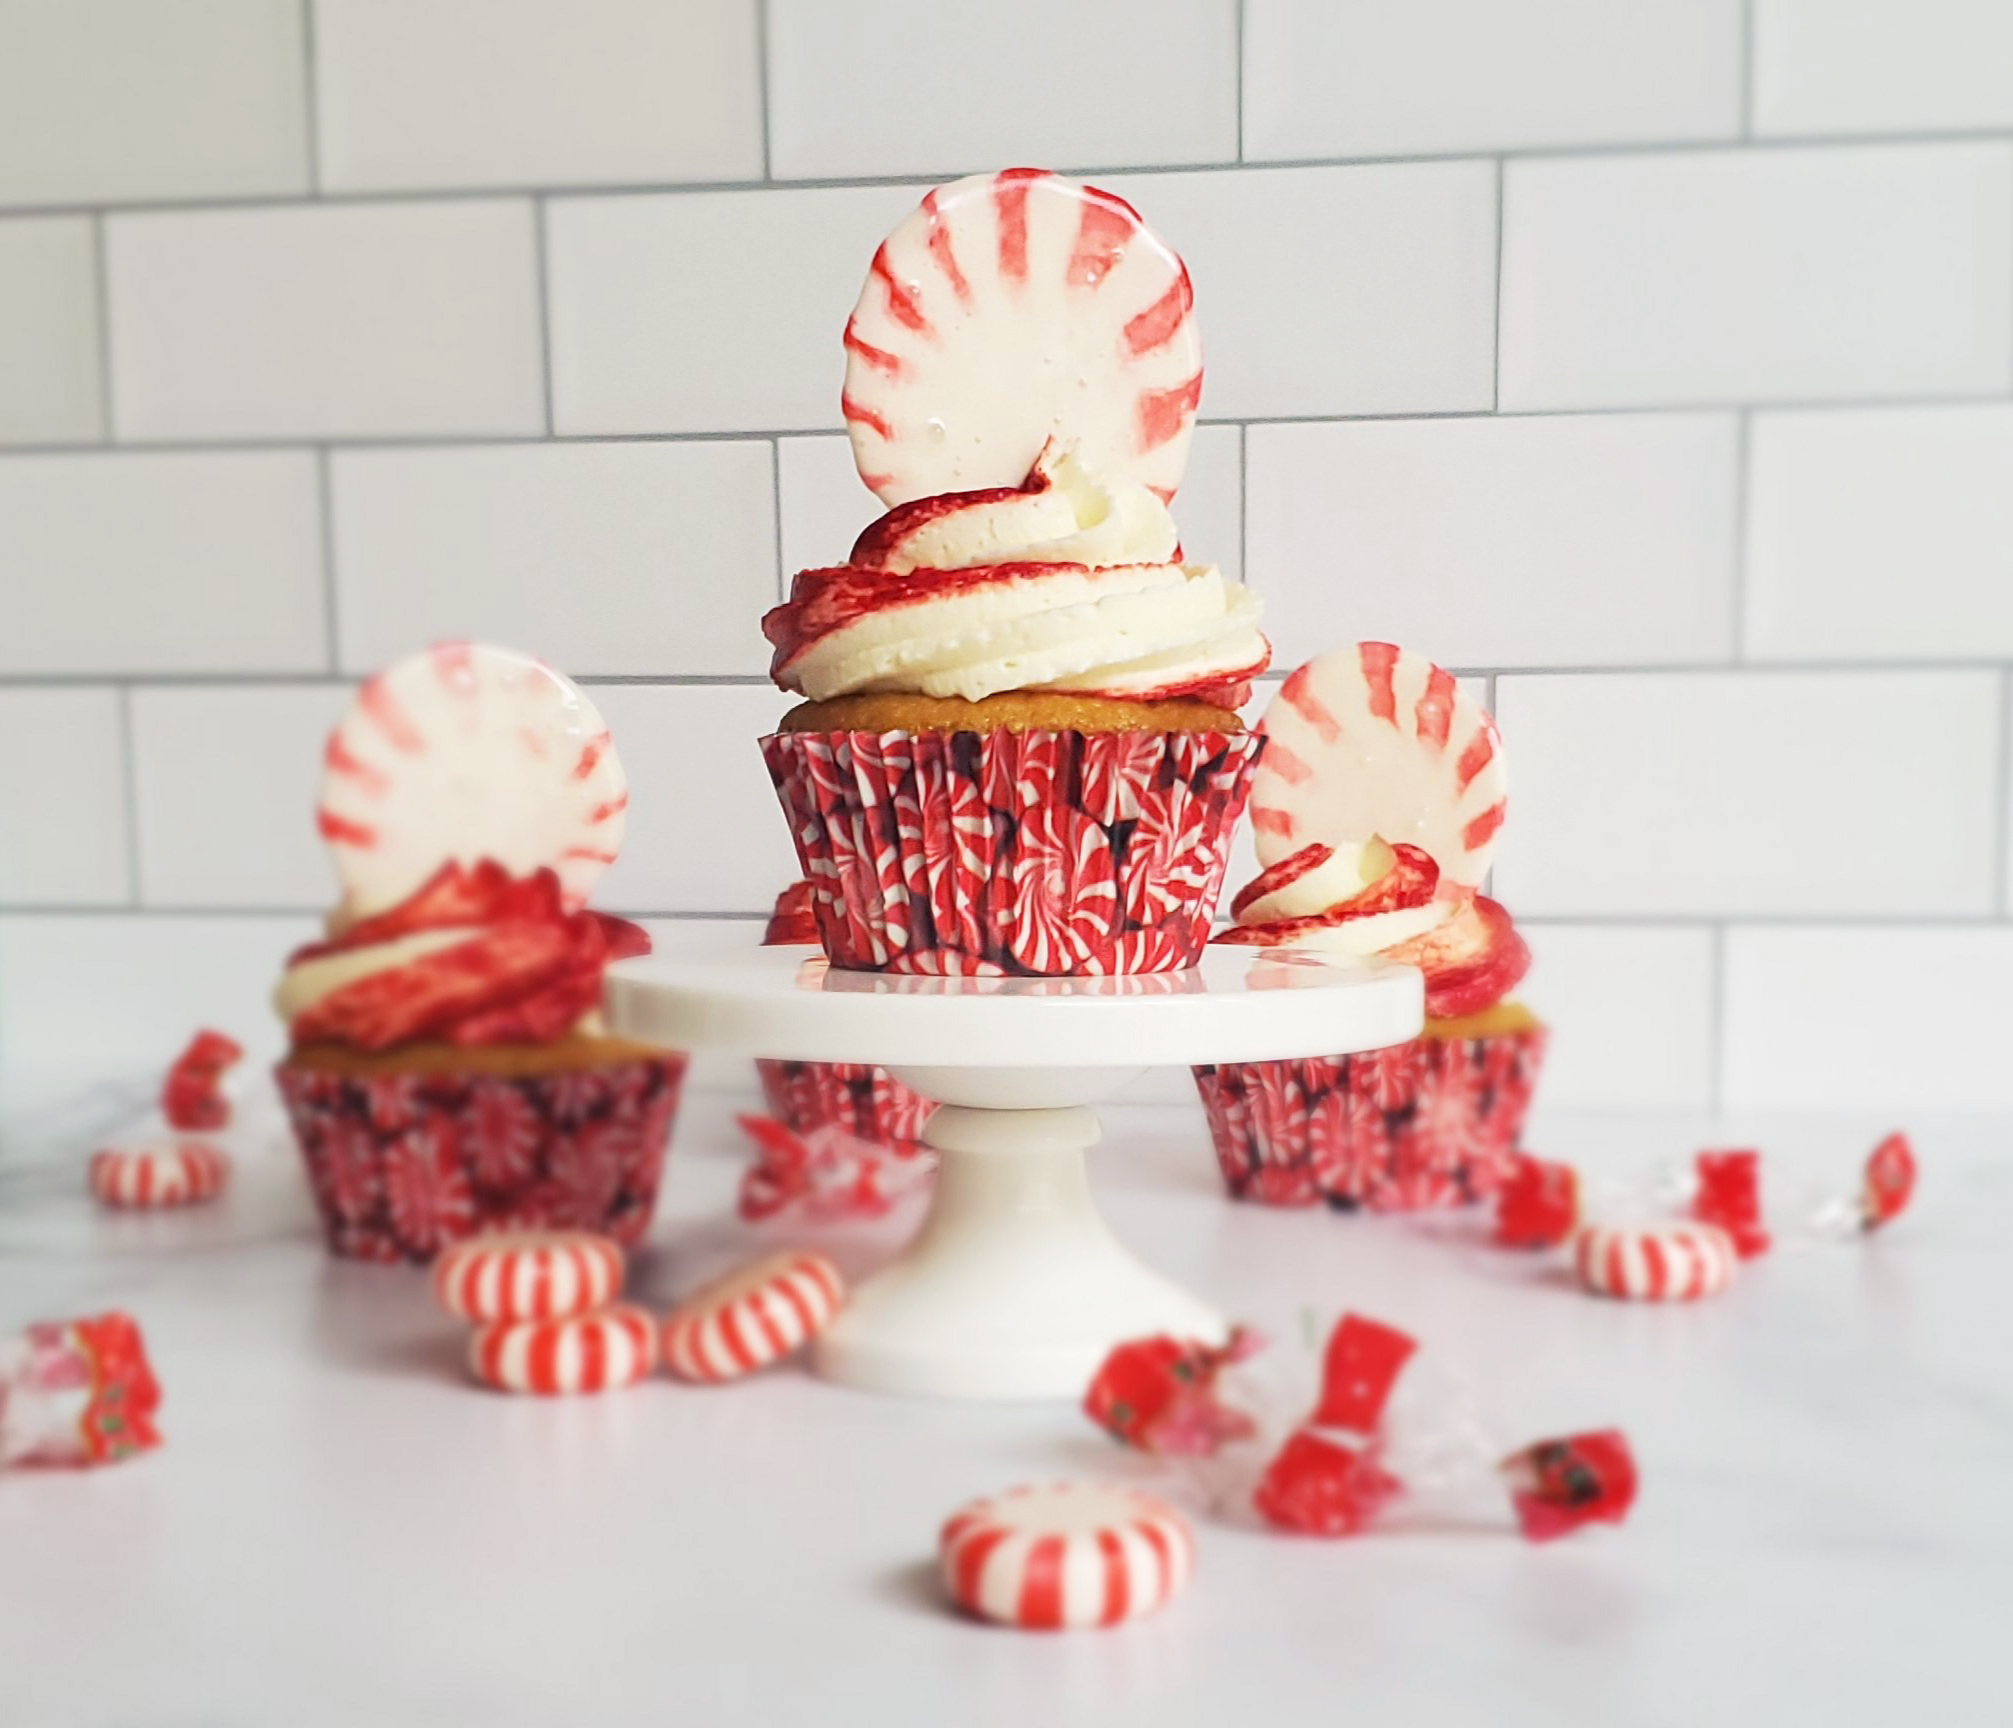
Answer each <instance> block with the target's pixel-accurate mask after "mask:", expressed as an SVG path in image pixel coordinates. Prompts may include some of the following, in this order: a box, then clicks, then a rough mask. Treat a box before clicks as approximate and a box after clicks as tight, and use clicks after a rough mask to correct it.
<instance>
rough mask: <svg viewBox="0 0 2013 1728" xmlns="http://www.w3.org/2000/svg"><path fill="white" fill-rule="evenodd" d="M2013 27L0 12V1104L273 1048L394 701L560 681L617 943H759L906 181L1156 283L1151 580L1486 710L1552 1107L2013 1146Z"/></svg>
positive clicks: (1303, 644)
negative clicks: (625, 772)
mask: <svg viewBox="0 0 2013 1728" xmlns="http://www.w3.org/2000/svg"><path fill="white" fill-rule="evenodd" d="M2008 19H2009V14H2008V9H2007V7H2006V6H2005V5H2004V4H2003V3H2000V0H1856V3H1855V4H1854V5H1852V6H1850V7H1846V6H1839V5H1834V4H1830V3H1828V0H1515V3H1514V4H1510V3H1506V0H1243V4H1242V5H1241V6H1240V5H1238V4H1235V3H1234V0H1169V3H1167V4H1148V3H1147V0H1110V3H1109V4H1107V5H1101V6H1098V7H1094V8H1085V7H1077V6H1069V5H1065V4H1062V3H1061V0H1028V3H1026V4H1023V5H1021V6H1020V7H1018V8H1017V9H1016V11H1015V14H1014V21H1013V27H1012V28H1011V29H1009V30H1002V29H1001V28H1000V27H999V25H998V22H997V20H996V19H995V18H993V17H992V16H991V15H989V14H986V13H984V12H983V11H980V10H974V9H969V8H953V7H943V6H938V5H930V4H927V3H925V0H843V3H833V4H814V3H812V0H690V3H689V4H685V5H680V6H677V7H670V6H664V5H661V4H656V3H653V0H573V3H564V0H177V4H175V5H173V6H163V5H160V4H159V3H158V0H60V3H59V0H14V3H11V4H4V5H0V616H4V618H5V621H6V628H5V629H4V630H0V972H4V974H5V976H6V979H7V988H6V990H5V991H4V992H0V1051H4V1052H5V1059H6V1061H7V1063H8V1073H9V1075H10V1076H12V1077H16V1078H18V1077H19V1076H21V1075H23V1074H25V1073H28V1072H30V1071H46V1070H50V1069H53V1068H56V1067H59V1066H66V1065H67V1066H81V1067H88V1066H89V1065H90V1062H91V1061H97V1062H99V1063H101V1064H104V1063H126V1062H128V1061H129V1060H130V1061H131V1062H132V1063H133V1064H134V1065H135V1069H136V1071H138V1070H139V1069H142V1068H144V1067H145V1066H147V1065H148V1064H152V1063H155V1062H157V1061H158V1060H159V1059H160V1058H162V1056H163V1055H164V1054H165V1053H166V1052H167V1051H168V1050H169V1049H171V1048H172V1046H173V1045H174V1044H175V1043H177V1042H178V1041H179V1039H180V1037H181V1036H182V1035H183V1034H185V1033H186V1030H187V1028H188V1026H189V1025H191V1024H193V1023H195V1022H197V1021H199V1020H202V1019H212V1020H216V1021H218V1022H220V1023H224V1024H228V1025H231V1026H232V1027H234V1028H235V1029H240V1030H242V1031H244V1032H246V1033H248V1034H252V1035H255V1036H258V1035H262V1033H263V1031H265V1030H270V1029H269V1028H263V1021H262V1017H263V1014H264V1009H263V1004H262V1000H261V999H262V996H263V992H264V988H265V985H266V983H267V981H268V980H269V978H270V975H271V973H272V971H273V969H274V968H275V967H276V966H277V964H278V961H279V958H280V956H281V954H282V953H283V952H284V950H285V948H286V947H287V946H288V945H290V944H291V943H292V942H295V941H298V940H301V939H303V938H304V937H305V936H306V935H307V934H308V933H310V932H311V931H312V929H313V928H314V923H313V918H312V916H311V915H312V914H313V913H315V912H317V911H318V910H320V908H321V907H322V906H323V905H324V903H325V902H326V900H327V898H328V894H329V874H328V869H327V865H326V862H325V860H324V859H323V858H322V856H321V855H320V850H319V847H318V844H317V842H316V839H315V836H314V833H313V827H312V821H311V810H312V804H313V795H314V786H315V777H316V773H317V752H318V748H319V741H320V738H321V735H322V732H323V730H324V728H325V726H326V724H327V722H328V719H329V717H330V716H331V715H332V714H333V713H334V712H335V711H336V709H337V707H338V706H339V705H340V703H341V701H342V700H343V698H344V693H345V691H346V690H347V689H348V687H349V686H350V684H351V683H352V682H353V680H354V679H355V678H356V677H358V676H360V675H361V674H363V673H364V672H366V671H368V670H369V669H370V668H371V667H372V666H374V665H376V664H378V663H381V662H382V661H384V660H386V659H388V658H390V657H392V656H394V655H396V654H399V653H401V652H403V651H405V650H407V649H410V648H412V647H415V646H417V645H419V644H421V643H422V642H424V641H426V640H429V639H432V638H435V637H439V636H445V635H459V634H470V635H481V636H489V637H494V638H497V639H502V640H507V641H513V642H516V643H519V644H521V645H522V646H524V647H527V648H530V649H532V650H534V651H537V652H540V653H543V654H545V655H547V656H548V657H550V658H552V659H553V660H555V661H556V662H557V663H559V664H562V665H565V666H567V667H568V668H569V669H571V670H572V671H574V672H575V673H577V674H580V675H582V676H583V677H585V678H586V679H587V681H588V683H589V685H590V688H591V691H592V694H593V695H594V698H595V700H596V701H597V702H598V703H599V704H600V705H601V707H602V708H603V710H604V712H605V713H606V714H607V716H608V718H609V720H610V722H611V724H612V725H613V726H614V728H615V730H616V732H617V734H618V736H619V738H620V739H621V741H622V745H623V750H624V754H625V757H626V759H627V760H628V763H629V765H630V770H631V774H632V777H633V780H634V784H635V792H634V804H633V808H632V821H631V828H630V841H629V846H628V848H627V850H626V851H625V854H624V857H623V859H622V862H621V863H620V864H619V865H618V866H617V867H616V869H615V870H614V871H613V872H612V873H611V875H610V876H609V878H608V881H607V884H606V892H605V894H604V896H603V900H604V903H606V904H607V905H609V906H610V907H611V909H626V910H631V911H635V912H638V913H644V914H649V915H651V916H652V918H653V919H660V920H662V922H661V923H660V924H658V925H657V928H659V930H660V931H662V932H664V933H666V934H667V936H675V935H676V933H678V932H680V931H685V930H694V929H696V928H697V927H698V926H697V925H695V923H694V920H695V919H700V918H706V917H719V918H729V919H740V920H742V921H743V927H745V921H747V920H749V919H751V918H752V917H753V916H754V915H756V914H758V913H759V912H761V911H762V910H763V909H764V908H765V906H766V904H767V902H768V900H769V898H770V896H771V895H772V893H773V892H774V890H775V889H776V888H777V887H778V886H780V885H781V883H782V882H783V881H784V880H785V879H786V878H787V877H788V876H789V875H790V874H791V871H792V859H791V854H790V848H789V844H788V839H787V835H786V834H785V832H784V829H783V825H782V822H781V820H780V818H779V817H778V816H777V814H776V811H775V808H774V799H773V795H772V793H771V791H770V789H769V787H768V784H767V780H766V776H765V775H764V774H763V772H762V769H761V766H760V761H759V757H758V756H757V754H756V751H755V748H754V739H755V737H756V736H757V734H759V733H760V732H761V731H762V730H763V729H764V728H765V727H766V726H767V725H768V724H769V723H770V722H771V721H772V720H773V719H774V717H775V716H776V715H777V714H778V713H779V712H780V710H781V708H782V706H783V702H782V699H781V698H780V697H779V696H777V695H776V693H775V692H773V691H772V690H771V689H770V688H769V687H768V685H767V684H766V682H765V681H764V679H763V677H762V668H763V666H764V664H765V662H766V654H767V649H766V645H765V644H764V643H763V641H762V639H761V636H760V633H759V629H758V622H759V617H760V614H761V612H762V610H763V609H764V608H765V607H766V606H768V605H770V604H772V603H773V602H774V600H775V598H776V596H777V594H778V593H779V591H780V589H781V586H782V584H783V583H785V582H786V581H787V579H788V577H789V575H790V573H791V572H792V571H794V570H796V569H798V568H800V567H803V566H805V565H808V564H813V563H823V562H828V561H831V560H834V559H837V558H839V557H842V556H843V555H844V552H845V550H846V547H847V546H848V545H849V544H850V541H851V539H852V537H853V535H854V534H855V533H857V531H858V529H859V528H860V527H861V526H862V525H864V523H865V522H866V521H867V520H869V519H870V517H871V515H872V514H873V512H874V509H875V506H874V503H873V501H872V500H871V499H870V498H869V497H868V495H867V494H866V493H865V491H864V490H863V489H861V488H860V487H859V485H858V483H857V481H856V480H855V479H854V478H853V475H852V472H851V466H850V461H849V457H848V451H847V446H846V443H845V440H844V438H843V437H842V436H840V431H841V420H840V416H839V409H838V395H839V383H840V377H841V373H842V370H843V358H842V354H841V350H840V346H839V341H838V335H839V330H840V327H841V325H842V324H843V321H844V318H845V315H846V313H847V311H848V310H849V309H850V307H851V305H852V303H853V300H854V298H855V296H856V295H857V293H858V291H859V287H860V283H861V279H862V277H863V275H864V273H865V268H866V264H867V260H868V258H869V256H870V254H871V252H872V249H873V246H874V243H875V242H876V240H877V239H878V238H879V236H880V235H881V234H882V233H883V232H884V231H885V230H886V229H887V228H888V227H889V226H890V225H892V223H893V222H894V221H896V220H897V219H898V218H899V217H900V216H901V215H902V214H904V213H905V212H906V211H907V210H908V209H909V208H910V207H911V206H912V204H913V202H914V200H915V198H916V196H917V195H918V193H919V192H920V190H921V189H922V188H923V187H924V186H926V185H927V184H929V183H930V182H931V181H933V180H936V179H940V178H948V177H950V176H953V175H956V174H960V173H968V172H974V171H982V170H986V169H991V168H995V167H999V166H1002V165H1005V164H1006V163H1008V162H1037V163H1045V164H1048V165H1052V166H1055V167H1057V168H1060V169H1063V170H1065V171H1069V170H1076V171H1094V172H1095V174H1096V176H1097V178H1098V179H1099V180H1100V181H1101V182H1102V183H1104V184H1107V185H1109V186H1111V187H1112V188H1113V189H1114V190H1117V191H1119V192H1121V193H1122V194H1123V195H1124V196H1126V197H1128V198H1130V199H1132V200H1133V201H1134V202H1135V203H1137V204H1138V205H1139V206H1140V207H1141V208H1142V209H1143V210H1144V211H1145V213H1146V215H1147V216H1148V218H1149V220H1150V221H1151V222H1153V224H1154V225H1155V226H1156V227H1157V228H1159V229H1160V230H1161V231H1162V232H1163V233H1164V234H1165V235H1166V236H1167V237H1168V239H1169V240H1170V241H1171V242H1172V243H1173V244H1174V245H1176V246H1177V247H1178V248H1179V249H1180V250H1181V251H1182V252H1183V254H1184V255H1185V257H1186V258H1187V260H1188V262H1189V265H1190V267H1191V270H1192V272H1193V274H1194V278H1195V284H1196V295H1197V307H1198V314H1199V317H1200V319H1201V323H1202V328H1203V331H1204V334H1205V340H1206V344H1207V348H1208V355H1209V371H1208V382H1207V386H1206V389H1205V392H1204V397H1203V405H1202V407H1203V414H1204V417H1205V424H1204V425H1203V427H1202V428H1201V429H1200V431H1199V433H1198V435H1197V438H1196V441H1195V446H1194V458H1193V461H1192V464H1191V468H1190V473H1189V476H1188V481H1187V483H1186V485H1185V486H1184V487H1183V489H1182V493H1181V496H1180V498H1179V499H1178V500H1177V515H1178V518H1179V520H1180V522H1181V524H1182V529H1183V537H1184V542H1185V544H1186V546H1187V547H1188V549H1189V552H1190V555H1191V556H1193V557H1195V558H1199V559H1213V560H1214V561H1216V562H1218V563H1220V564H1222V565H1223V566H1224V567H1225V568H1226V569H1227V570H1230V571H1232V572H1233V573H1236V572H1239V571H1241V572H1242V573H1243V575H1244V576H1245V578H1246V579H1247V580H1249V581H1250V582H1251V583H1252V584H1253V585H1254V586H1255V587H1257V588H1258V589H1259V590H1260V592H1261V593H1262V594H1263V595H1264V596H1265V598H1266V600H1267V602H1268V604H1269V606H1270V608H1271V617H1272V620H1273V625H1274V629H1275V633H1276V635H1277V637H1278V641H1279V647H1280V651H1281V655H1282V659H1283V660H1284V661H1285V662H1287V663H1290V662H1291V661H1292V660H1293V659H1294V658H1297V657H1300V656H1303V655H1305V654H1307V653H1310V652H1313V651H1315V650H1317V649H1320V648H1324V647H1329V646H1333V645H1336V644H1339V643H1342V642H1346V641H1349V640H1352V639H1354V638H1356V637H1359V636H1364V635H1379V636H1390V637H1396V638H1399V639H1401V640H1404V641H1406V642H1409V643H1412V644H1415V645H1417V646H1419V647H1421V648H1423V649H1426V650H1428V651H1430V652H1432V653H1433V654H1435V655H1436V656H1438V657H1439V658H1440V659H1441V660H1442V661H1443V662H1445V663H1446V664H1449V665H1451V666H1452V667H1454V668H1455V669H1456V670H1457V671H1459V672H1461V673H1462V674H1463V675H1464V678H1465V679H1466V681H1467V682H1468V684H1469V686H1470V688H1472V689H1475V690H1476V691H1477V692H1478V693H1479V694H1481V695H1482V696H1483V697H1484V698H1485V699H1486V700H1490V701H1492V702H1493V704H1494V706H1495V708H1496V710H1497V712H1498V714H1499V717H1500V720H1501V723H1502V727H1503V731H1504V734H1505V738H1506V742H1507V747H1508V751H1509V754H1510V759H1511V774H1512V788H1513V789H1512V797H1511V812H1512V814H1511V819H1510V823H1509V827H1508V830H1507V834H1506V845H1505V848H1504V851H1503V852H1502V854H1501V857H1500V862H1499V869H1498V871H1497V876H1496V882H1495V887H1496V889H1497V890H1498V892H1500V894H1501V895H1502V896H1503V897H1504V898H1505V899H1506V900H1507V901H1508V902H1509V904H1510V905H1511V907H1512V908H1513V910H1515V911H1516V912H1518V913H1519V914H1520V916H1522V917H1523V918H1525V919H1526V920H1527V921H1528V924H1529V929H1530V936H1531V940H1532V944H1533V947H1534V949H1535V951H1536V953H1537V956H1538V966H1537V969H1536V971H1535V972H1534V973H1533V976H1532V979H1531V982H1530V985H1529V987H1528V990H1527V992H1526V993H1527V995H1528V999H1529V1000H1530V1001H1531V1002H1532V1003H1533V1004H1534V1005H1535V1006H1536V1007H1537V1008H1538V1009H1539V1010H1540V1011H1541V1012H1542V1013H1544V1014H1545V1015H1546V1016H1547V1017H1548V1018H1549V1019H1550V1020H1551V1021H1552V1022H1553V1024H1554V1027H1555V1031H1556V1039H1555V1045H1554V1053H1553V1058H1552V1070H1551V1074H1550V1077H1549V1079H1548V1081H1547V1091H1546V1097H1547V1098H1548V1100H1549V1101H1550V1102H1552V1103H1554V1104H1558V1105H1566V1106H1579V1107H1589V1108H1626V1107H1632V1106H1643V1107H1656V1108H1670V1109H1685V1110H1691V1109H1701V1108H1711V1107H1713V1106H1715V1105H1723V1106H1729V1107H1743V1108H1744V1107H1750V1106H1799V1105H1804V1106H1822V1105H1827V1104H1876V1103H1877V1104H1880V1105H1892V1106H1893V1107H1895V1108H1897V1109H1899V1108H1903V1107H1907V1106H1911V1105H1923V1104H1939V1103H1948V1104H1957V1105H1990V1106H1998V1107H2004V1106H2006V1105H2008V1104H2013V1093H2009V1092H2008V1091H2007V1085H2008V1082H2007V1081H2006V1079H2005V1078H2004V1073H2005V1071H2006V1065H2005V1064H2004V1063H2003V1062H1999V1061H1998V1059H1997V1053H1998V1051H1999V1047H2000V1045H2001V1044H2003V1042H2004V1038H2005V1033H2006V1029H2007V1021H2006V1017H2005V1012H2004V1008H2003V1005H2002V1004H2000V1003H1998V1002H1997V1001H1996V1000H1995V999H1994V998H1993V996H1992V992H1991V988H1990V984H1989V980H1990V979H1991V978H1992V977H1994V976H1996V966H1997V965H1998V964H2003V963H2004V962H2005V961H2006V960H2007V959H2008V958H2009V957H2013V956H2009V953H2007V952H2002V950H2009V948H2013V761H2009V745H2008V739H2009V734H2013V503H2009V500H2013V23H2009V21H2008ZM1113 66H1122V67H1123V68H1124V69H1125V70H1124V76H1122V77H1114V76H1112V74H1111V72H1110V68H1111V67H1113ZM1037 89H1038V90H1039V91H1040V92H1041V93H1042V99H1041V100H1040V101H1038V102H1037V101H1031V100H1030V97H1029V92H1030V91H1033V90H1037ZM1263 694H1264V692H1261V697H1262V695H1263ZM1240 857H1241V858H1242V857H1248V848H1242V847H1241V848H1240ZM122 1004H124V1006H122ZM142 1050H144V1060H142V1059H141V1058H140V1057H139V1056H136V1055H135V1054H134V1053H135V1052H139V1051H142ZM108 1053H110V1054H108ZM86 1058H89V1060H86Z"/></svg>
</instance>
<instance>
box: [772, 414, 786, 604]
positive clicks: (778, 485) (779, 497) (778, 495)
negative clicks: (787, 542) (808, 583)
mask: <svg viewBox="0 0 2013 1728" xmlns="http://www.w3.org/2000/svg"><path fill="white" fill-rule="evenodd" d="M769 510H770V513H771V520H772V521H773V522H774V523H775V527H776V599H777V601H778V603H780V602H782V601H785V600H787V599H789V598H790V568H789V565H788V564H787V563H786V562H785V561H784V558H783V441H782V440H781V439H780V438H771V439H770V440H769Z"/></svg>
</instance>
